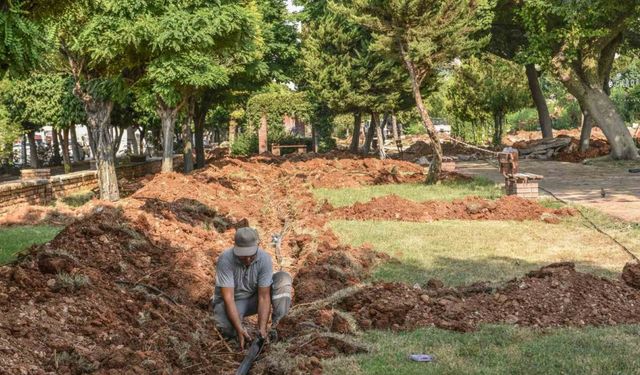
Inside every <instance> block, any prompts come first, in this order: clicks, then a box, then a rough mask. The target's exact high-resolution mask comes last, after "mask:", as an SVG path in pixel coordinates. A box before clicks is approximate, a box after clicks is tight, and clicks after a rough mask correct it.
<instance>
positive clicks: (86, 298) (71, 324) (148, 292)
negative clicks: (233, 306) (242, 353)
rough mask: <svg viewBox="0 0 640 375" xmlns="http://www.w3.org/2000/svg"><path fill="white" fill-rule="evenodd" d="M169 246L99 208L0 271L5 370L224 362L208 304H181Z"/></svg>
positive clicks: (184, 300)
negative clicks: (45, 244)
mask: <svg viewBox="0 0 640 375" xmlns="http://www.w3.org/2000/svg"><path fill="white" fill-rule="evenodd" d="M178 256H179V251H178V250H177V249H172V248H171V247H169V246H165V245H164V244H156V243H154V242H153V241H152V240H151V239H150V238H149V237H148V236H147V235H146V233H145V229H144V228H143V226H141V225H139V224H137V223H132V222H129V221H127V220H126V218H125V217H123V215H122V212H121V211H118V210H116V209H103V210H101V212H100V213H97V214H95V215H93V216H91V217H89V218H87V219H85V220H83V221H81V222H77V223H76V224H73V225H71V226H69V227H68V228H66V229H65V230H64V231H63V232H62V233H61V234H60V235H59V236H58V237H57V238H56V239H55V240H54V241H52V242H51V243H50V245H49V246H44V247H42V248H39V249H37V248H36V249H33V251H32V252H31V253H30V254H28V255H26V256H25V257H23V258H21V259H20V260H19V262H18V263H17V264H16V265H15V266H11V267H10V266H7V267H2V268H1V269H0V302H1V303H0V311H1V314H2V317H3V319H2V323H1V327H0V329H1V330H2V331H4V333H3V334H2V335H0V347H2V353H3V354H2V355H0V366H1V367H2V369H3V370H4V371H7V372H8V373H44V372H50V373H85V372H93V371H98V370H100V371H103V372H104V371H116V372H124V371H132V373H151V372H167V371H168V372H171V373H182V372H181V370H180V369H182V368H187V367H188V366H193V367H191V370H190V371H188V373H199V372H201V370H203V369H205V368H210V367H218V368H221V369H224V368H225V367H227V365H226V363H225V362H224V361H223V358H222V357H216V356H212V353H215V352H227V351H228V350H227V349H225V346H224V344H223V343H222V341H220V340H219V338H218V337H217V336H216V335H215V334H212V332H215V331H214V327H213V323H212V321H211V319H210V318H209V314H208V313H207V311H206V310H202V309H200V308H198V307H197V306H195V305H193V304H192V303H189V294H188V293H187V291H186V290H184V289H183V288H182V286H181V281H180V279H182V278H184V277H185V276H184V275H181V274H180V272H179V270H178V269H177V268H176V267H175V265H176V258H177V257H178Z"/></svg>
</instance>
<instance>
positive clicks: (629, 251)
mask: <svg viewBox="0 0 640 375" xmlns="http://www.w3.org/2000/svg"><path fill="white" fill-rule="evenodd" d="M540 190H542V191H544V192H545V193H547V194H549V195H551V196H552V197H553V198H555V199H556V200H557V201H559V202H562V203H564V204H567V205H568V204H569V202H567V201H565V200H564V199H562V198H560V197H558V196H556V195H555V194H553V193H552V192H551V191H549V190H547V189H545V188H543V187H540ZM575 208H576V210H578V212H579V213H580V216H582V218H583V219H585V220H586V221H587V222H588V223H589V224H591V226H592V227H593V229H595V230H596V231H598V232H599V233H601V234H603V235H605V236H607V237H609V239H611V241H613V242H614V243H615V244H616V245H618V246H620V248H621V249H622V250H624V251H625V252H626V253H627V254H628V255H629V256H631V258H633V259H634V260H635V261H636V262H638V263H640V258H638V257H637V256H636V255H635V254H634V253H632V252H631V250H629V249H628V248H627V247H626V246H624V245H623V244H622V243H620V241H618V240H616V239H615V238H614V237H613V236H612V235H610V234H609V233H607V232H605V231H603V230H602V229H600V228H599V227H598V226H597V225H596V224H595V223H594V222H593V221H592V220H591V219H589V218H588V217H587V215H585V213H584V212H583V211H582V210H581V209H580V208H579V207H575Z"/></svg>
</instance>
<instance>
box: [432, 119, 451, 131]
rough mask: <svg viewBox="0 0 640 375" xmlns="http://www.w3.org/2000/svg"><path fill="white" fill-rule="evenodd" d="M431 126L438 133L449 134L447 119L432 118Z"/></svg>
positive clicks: (449, 127)
mask: <svg viewBox="0 0 640 375" xmlns="http://www.w3.org/2000/svg"><path fill="white" fill-rule="evenodd" d="M432 121H433V126H434V127H435V128H436V131H437V132H438V133H447V134H451V125H449V124H447V120H445V119H442V118H433V119H432Z"/></svg>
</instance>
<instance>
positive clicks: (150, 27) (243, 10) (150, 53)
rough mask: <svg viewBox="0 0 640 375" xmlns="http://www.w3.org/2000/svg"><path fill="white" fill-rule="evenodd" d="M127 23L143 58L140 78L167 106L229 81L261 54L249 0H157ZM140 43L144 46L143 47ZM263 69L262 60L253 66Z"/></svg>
mask: <svg viewBox="0 0 640 375" xmlns="http://www.w3.org/2000/svg"><path fill="white" fill-rule="evenodd" d="M141 13H142V14H136V17H135V22H134V23H133V24H132V25H130V26H128V27H127V28H128V29H129V30H130V31H131V32H132V33H133V35H135V36H136V37H137V38H136V39H134V40H132V41H130V42H129V45H127V47H130V46H135V47H137V48H138V49H139V53H140V54H141V55H142V56H143V62H144V63H146V64H147V65H146V73H145V75H144V77H143V82H144V83H145V84H148V85H149V89H150V90H151V92H152V93H154V94H155V95H156V96H157V97H158V98H159V99H161V100H162V102H163V103H164V104H165V105H167V106H169V107H176V106H179V105H180V104H181V103H184V102H185V101H186V100H187V99H188V98H189V96H190V95H192V94H193V93H194V92H195V91H197V90H201V89H205V88H219V87H223V86H226V85H228V84H229V82H230V79H231V77H232V76H233V75H234V74H237V73H240V72H243V71H244V69H245V67H246V65H247V64H249V63H253V62H255V61H259V60H260V59H261V58H262V56H263V51H262V47H263V41H262V40H261V39H260V37H261V35H260V28H259V27H260V25H259V19H260V18H259V17H260V16H259V13H258V11H257V9H256V6H255V4H254V2H253V1H251V0H248V1H214V0H192V1H172V2H169V4H166V2H164V1H158V4H153V5H150V6H148V7H147V8H146V9H144V10H143V11H142V12H141ZM137 33H139V34H137ZM143 46H145V47H143ZM258 70H259V71H261V72H262V73H265V72H266V65H264V66H262V68H260V69H258Z"/></svg>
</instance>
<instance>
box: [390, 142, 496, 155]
mask: <svg viewBox="0 0 640 375" xmlns="http://www.w3.org/2000/svg"><path fill="white" fill-rule="evenodd" d="M407 144H410V146H409V147H407V148H406V149H405V150H404V152H403V155H402V156H403V158H404V160H412V159H416V158H419V157H421V156H427V157H431V155H432V154H433V149H432V147H431V145H430V144H429V140H428V139H426V138H420V137H418V138H413V139H408V140H407ZM441 146H442V152H443V154H444V155H445V156H451V157H458V158H460V159H461V160H462V159H464V160H475V159H479V158H482V157H484V156H487V154H486V153H483V152H480V151H478V150H477V149H473V148H470V147H467V146H465V145H463V144H461V143H458V142H454V141H451V140H444V141H443V142H442V143H441ZM480 147H482V148H486V149H492V148H493V147H492V146H484V145H483V146H480ZM400 156H401V155H399V154H398V155H394V156H393V157H400Z"/></svg>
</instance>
